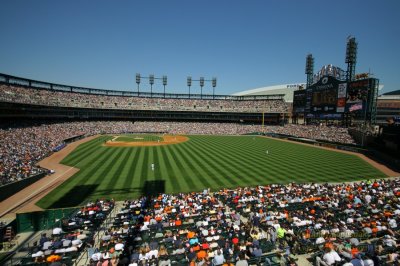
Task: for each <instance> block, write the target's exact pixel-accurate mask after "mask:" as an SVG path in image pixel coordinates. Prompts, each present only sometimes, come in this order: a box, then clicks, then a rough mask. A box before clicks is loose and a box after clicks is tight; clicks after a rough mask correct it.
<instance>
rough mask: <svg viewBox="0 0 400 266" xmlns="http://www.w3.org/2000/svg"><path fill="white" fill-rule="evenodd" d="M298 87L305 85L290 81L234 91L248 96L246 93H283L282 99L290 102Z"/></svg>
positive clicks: (304, 85) (238, 94)
mask: <svg viewBox="0 0 400 266" xmlns="http://www.w3.org/2000/svg"><path fill="white" fill-rule="evenodd" d="M299 87H303V88H305V87H306V84H305V83H301V82H299V83H292V84H282V85H274V86H267V87H262V88H258V89H250V90H245V91H241V92H237V93H234V94H233V95H235V96H248V95H272V94H285V96H284V100H285V102H288V103H292V102H293V92H294V91H295V90H298V89H299Z"/></svg>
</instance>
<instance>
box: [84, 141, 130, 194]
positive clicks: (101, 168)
mask: <svg viewBox="0 0 400 266" xmlns="http://www.w3.org/2000/svg"><path fill="white" fill-rule="evenodd" d="M124 151H125V150H124V149H115V152H114V153H113V155H111V157H110V158H109V160H108V161H107V162H105V163H104V164H101V165H100V164H97V170H96V171H95V172H94V174H93V176H94V177H95V179H94V181H93V182H92V184H93V185H95V186H96V188H95V190H94V191H93V193H92V194H91V195H90V196H89V197H90V198H92V199H94V198H95V197H99V196H100V195H110V194H111V193H112V189H111V187H108V186H106V184H110V183H111V181H113V180H112V177H113V174H114V173H113V172H112V171H111V169H112V168H113V166H115V164H116V163H117V162H118V160H119V158H121V156H122V154H123V153H124Z"/></svg>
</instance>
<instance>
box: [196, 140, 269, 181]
mask: <svg viewBox="0 0 400 266" xmlns="http://www.w3.org/2000/svg"><path fill="white" fill-rule="evenodd" d="M203 144H205V143H203ZM224 145H226V147H225V148H227V146H228V143H224ZM212 147H214V148H212ZM208 149H211V150H212V149H215V152H214V153H213V155H214V156H215V157H214V158H217V157H218V158H219V160H221V161H224V160H225V159H224V158H221V157H220V155H218V154H220V152H219V151H220V148H218V149H217V148H216V144H215V145H209V146H208ZM229 149H230V150H229V152H227V153H226V154H224V155H225V156H224V157H225V158H226V160H229V162H230V165H231V167H234V169H235V170H234V171H236V172H239V173H241V175H240V176H239V175H235V177H236V178H238V177H242V178H244V179H247V181H243V180H240V183H239V185H241V186H243V185H249V184H262V183H265V182H266V181H267V180H266V179H265V178H264V176H265V175H266V173H267V172H266V170H265V169H264V170H263V169H262V168H260V163H257V162H259V161H260V157H252V156H251V158H248V157H250V156H247V154H246V155H244V154H243V150H242V149H240V148H238V147H236V145H235V144H233V145H231V146H229ZM233 154H235V155H233ZM249 166H251V169H252V170H251V171H243V170H242V169H248V167H249ZM246 177H252V178H253V179H254V180H251V179H248V178H246ZM254 181H257V182H254Z"/></svg>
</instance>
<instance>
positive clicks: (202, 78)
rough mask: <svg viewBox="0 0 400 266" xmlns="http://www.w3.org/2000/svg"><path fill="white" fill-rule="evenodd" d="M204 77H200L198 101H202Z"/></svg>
mask: <svg viewBox="0 0 400 266" xmlns="http://www.w3.org/2000/svg"><path fill="white" fill-rule="evenodd" d="M203 87H204V77H200V88H201V89H200V99H203Z"/></svg>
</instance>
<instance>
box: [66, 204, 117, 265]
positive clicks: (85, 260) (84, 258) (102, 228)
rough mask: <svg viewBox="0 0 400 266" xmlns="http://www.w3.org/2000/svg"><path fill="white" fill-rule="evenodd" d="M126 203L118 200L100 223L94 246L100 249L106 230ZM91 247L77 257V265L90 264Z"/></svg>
mask: <svg viewBox="0 0 400 266" xmlns="http://www.w3.org/2000/svg"><path fill="white" fill-rule="evenodd" d="M123 205H124V202H123V201H116V202H115V206H114V209H113V210H112V211H111V212H110V213H109V214H108V216H107V218H106V219H105V220H104V222H103V223H102V224H101V225H100V227H99V229H98V230H97V232H96V233H95V235H94V247H95V248H97V249H99V248H100V243H101V238H102V237H103V235H104V232H105V231H107V229H108V228H109V227H110V225H111V224H112V223H113V222H114V219H115V217H116V216H117V214H118V213H119V212H120V211H121V209H122V207H123ZM88 248H89V247H86V248H85V250H83V251H82V254H81V255H80V256H79V257H78V258H77V259H76V261H75V264H74V265H76V266H86V265H89V262H90V257H89V251H88Z"/></svg>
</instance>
